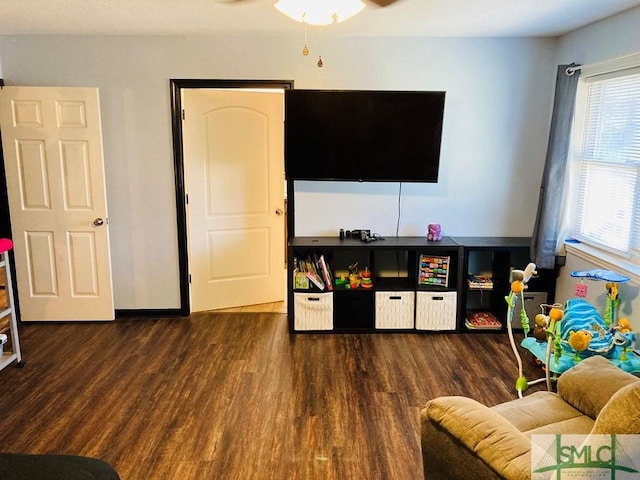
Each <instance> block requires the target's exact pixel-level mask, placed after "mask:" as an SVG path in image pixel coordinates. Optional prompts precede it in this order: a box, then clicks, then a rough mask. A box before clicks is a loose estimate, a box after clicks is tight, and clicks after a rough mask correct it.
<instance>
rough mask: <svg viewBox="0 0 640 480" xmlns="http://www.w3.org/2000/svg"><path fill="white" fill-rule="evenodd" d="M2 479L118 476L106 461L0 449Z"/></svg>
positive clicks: (108, 478) (76, 479)
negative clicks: (2, 451)
mask: <svg viewBox="0 0 640 480" xmlns="http://www.w3.org/2000/svg"><path fill="white" fill-rule="evenodd" d="M0 478H1V479H2V480H120V477H119V476H118V472H116V471H115V470H114V469H113V468H112V467H111V465H109V464H108V463H107V462H105V461H103V460H100V459H97V458H89V457H79V456H75V455H53V454H45V455H28V454H15V453H0Z"/></svg>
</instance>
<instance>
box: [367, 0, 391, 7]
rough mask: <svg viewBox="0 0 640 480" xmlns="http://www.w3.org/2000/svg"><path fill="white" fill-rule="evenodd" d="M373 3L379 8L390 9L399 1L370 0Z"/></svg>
mask: <svg viewBox="0 0 640 480" xmlns="http://www.w3.org/2000/svg"><path fill="white" fill-rule="evenodd" d="M369 1H370V2H371V3H373V4H375V5H377V6H378V7H388V6H389V5H392V4H394V3H396V1H397V0H369Z"/></svg>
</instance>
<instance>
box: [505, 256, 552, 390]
mask: <svg viewBox="0 0 640 480" xmlns="http://www.w3.org/2000/svg"><path fill="white" fill-rule="evenodd" d="M511 273H512V276H513V279H514V280H513V281H512V282H511V291H510V292H509V295H507V296H506V297H504V299H505V301H506V302H507V305H508V308H507V333H508V334H509V342H510V343H511V349H512V350H513V353H514V355H515V356H516V360H517V362H518V378H517V379H516V385H515V386H516V391H517V392H518V396H519V397H520V398H522V392H524V391H525V390H526V389H527V388H529V385H533V384H535V383H538V382H542V381H544V378H539V379H537V380H534V381H532V382H529V381H527V379H526V378H525V377H524V374H523V370H522V358H521V357H520V354H519V353H518V348H517V347H516V343H515V339H514V337H513V326H512V323H513V309H514V307H515V306H516V304H517V301H518V297H519V298H520V299H521V301H522V308H521V310H520V320H521V322H522V328H523V330H524V335H525V337H526V336H527V335H528V333H529V318H528V317H527V313H526V310H525V308H524V299H523V295H522V293H523V292H524V290H525V289H526V288H527V282H528V281H529V279H530V278H531V276H532V275H534V274H535V273H536V266H535V264H534V263H530V264H528V265H527V267H526V268H525V269H524V270H513V271H512V272H511Z"/></svg>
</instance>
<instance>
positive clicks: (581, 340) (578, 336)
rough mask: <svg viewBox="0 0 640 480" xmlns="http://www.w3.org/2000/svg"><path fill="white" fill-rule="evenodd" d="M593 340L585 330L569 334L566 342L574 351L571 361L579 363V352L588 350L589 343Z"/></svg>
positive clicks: (590, 334) (591, 335)
mask: <svg viewBox="0 0 640 480" xmlns="http://www.w3.org/2000/svg"><path fill="white" fill-rule="evenodd" d="M592 338H593V334H592V333H591V332H589V331H587V330H578V331H577V332H573V331H572V332H570V333H569V339H568V340H567V342H568V343H569V345H570V346H571V348H573V349H574V350H575V353H574V355H573V361H574V362H579V361H580V352H584V351H585V350H586V349H587V348H589V342H590V341H591V339H592Z"/></svg>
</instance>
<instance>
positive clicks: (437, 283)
mask: <svg viewBox="0 0 640 480" xmlns="http://www.w3.org/2000/svg"><path fill="white" fill-rule="evenodd" d="M528 254H529V238H526V237H504V238H502V237H453V238H452V237H443V238H442V240H440V241H437V242H433V241H428V240H427V239H426V238H425V237H389V238H386V239H385V240H377V241H373V242H369V243H367V242H363V241H361V240H359V239H353V238H345V239H340V238H338V237H292V238H291V239H290V240H289V244H288V250H287V255H288V268H289V270H288V305H289V308H288V318H289V330H290V332H292V333H294V332H327V333H330V332H390V331H391V332H393V331H398V332H407V331H415V332H423V331H424V332H427V331H457V332H470V331H474V332H475V331H494V330H479V329H473V330H472V329H469V328H468V327H467V323H466V320H467V317H468V315H469V313H470V312H478V311H479V312H484V311H486V312H490V313H491V314H492V315H494V316H495V317H496V318H498V319H499V320H500V321H501V323H502V324H503V325H502V326H501V327H499V328H498V330H499V331H504V328H505V326H504V318H505V316H506V302H505V301H504V296H505V295H506V294H507V293H508V291H509V277H510V272H511V269H512V268H524V266H525V265H526V263H528ZM313 269H315V270H316V273H317V278H315V280H316V281H315V282H314V281H313V278H312V277H315V275H314V274H313ZM309 270H310V271H312V273H311V274H307V271H309ZM354 270H357V271H358V272H359V273H360V274H362V272H365V271H366V272H369V275H370V277H369V278H367V279H366V280H364V281H363V282H362V284H361V285H360V286H358V287H357V288H351V286H350V285H349V274H350V271H354ZM471 274H476V275H477V276H480V277H486V278H490V279H491V281H492V282H493V288H476V287H473V286H470V284H469V278H470V275H471ZM364 276H365V277H367V275H366V274H365V275H364ZM530 287H533V288H530V289H529V290H530V291H531V294H532V295H535V296H533V297H532V298H534V299H535V301H538V300H539V299H540V298H543V299H544V300H545V301H551V300H552V299H553V295H554V287H555V272H541V273H540V274H539V275H538V276H537V277H536V278H535V279H533V280H532V281H531V282H530ZM535 301H534V302H533V303H535ZM533 303H532V304H533ZM538 303H539V302H538Z"/></svg>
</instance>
